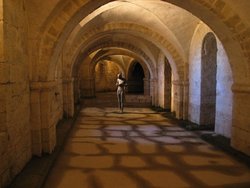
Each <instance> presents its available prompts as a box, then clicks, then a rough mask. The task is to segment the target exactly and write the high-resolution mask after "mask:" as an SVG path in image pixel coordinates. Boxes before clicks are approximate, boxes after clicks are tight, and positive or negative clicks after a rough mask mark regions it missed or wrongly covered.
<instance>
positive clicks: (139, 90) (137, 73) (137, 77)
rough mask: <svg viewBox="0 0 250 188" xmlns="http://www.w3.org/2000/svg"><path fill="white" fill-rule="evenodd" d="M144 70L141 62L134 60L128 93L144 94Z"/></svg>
mask: <svg viewBox="0 0 250 188" xmlns="http://www.w3.org/2000/svg"><path fill="white" fill-rule="evenodd" d="M144 78H145V74H144V70H143V67H142V66H141V64H140V63H139V62H137V61H133V62H132V64H131V65H130V68H129V72H128V93H133V94H144Z"/></svg>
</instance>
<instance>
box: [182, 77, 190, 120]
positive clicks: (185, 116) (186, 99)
mask: <svg viewBox="0 0 250 188" xmlns="http://www.w3.org/2000/svg"><path fill="white" fill-rule="evenodd" d="M188 104H189V81H184V82H183V119H184V120H188Z"/></svg>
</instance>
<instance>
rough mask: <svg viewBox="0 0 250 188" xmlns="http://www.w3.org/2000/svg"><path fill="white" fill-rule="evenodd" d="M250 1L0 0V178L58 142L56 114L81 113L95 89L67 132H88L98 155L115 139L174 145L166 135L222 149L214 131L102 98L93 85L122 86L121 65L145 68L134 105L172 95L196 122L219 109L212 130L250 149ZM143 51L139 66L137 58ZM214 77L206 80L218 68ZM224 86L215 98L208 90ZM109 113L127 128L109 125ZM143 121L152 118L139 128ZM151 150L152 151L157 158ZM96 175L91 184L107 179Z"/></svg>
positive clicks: (177, 109)
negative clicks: (203, 137) (198, 132)
mask: <svg viewBox="0 0 250 188" xmlns="http://www.w3.org/2000/svg"><path fill="white" fill-rule="evenodd" d="M249 7H250V1H248V0H237V1H236V0H185V1H180V0H157V1H153V0H136V1H135V0H123V1H111V0H107V1H106V0H103V1H88V0H72V1H68V0H67V1H64V0H52V1H51V0H42V1H37V0H18V1H14V0H0V161H1V162H0V187H6V186H8V185H9V183H10V182H11V180H13V179H14V178H15V176H16V175H17V174H18V173H19V172H20V171H21V170H22V169H23V168H24V166H25V164H27V163H28V161H29V160H30V159H31V157H32V155H34V156H41V157H42V156H43V155H44V154H51V153H52V152H53V151H54V149H55V147H56V144H57V135H56V126H57V124H58V123H59V122H61V120H62V119H63V120H65V119H67V118H71V117H73V116H74V115H75V112H76V111H77V110H76V109H77V108H78V107H79V106H80V102H81V98H80V97H84V96H86V97H93V98H92V100H91V101H89V103H88V102H87V103H85V102H86V101H83V102H82V105H83V106H84V107H86V106H88V105H93V104H95V102H98V105H99V107H101V108H98V107H93V108H86V109H83V110H82V111H81V113H80V116H84V118H81V119H78V120H79V121H80V122H83V124H82V125H81V126H79V127H78V129H79V132H78V133H76V132H77V131H78V130H76V131H75V130H74V131H75V134H76V135H75V134H74V132H73V133H72V137H71V138H70V139H71V140H77V141H79V140H84V139H85V138H86V139H87V138H89V140H88V141H87V143H83V144H86V145H85V146H86V152H87V153H88V152H90V153H92V154H91V155H93V153H95V152H97V151H100V152H101V154H103V155H108V154H110V153H109V152H111V151H112V150H113V151H115V150H116V151H117V152H118V150H119V149H117V148H118V147H119V146H117V145H115V144H114V145H115V147H113V148H105V146H106V145H105V144H107V141H109V142H113V143H117V142H119V144H120V143H122V144H123V145H124V146H125V145H126V147H128V149H125V147H124V148H123V149H121V151H124V152H125V151H126V152H139V151H140V152H142V153H143V154H145V155H148V154H150V152H158V153H160V154H163V153H164V154H165V153H166V152H167V151H169V152H170V153H171V149H170V150H167V149H166V147H167V146H169V145H181V146H183V147H184V148H185V149H184V150H183V151H184V152H187V151H188V149H190V148H189V147H187V146H190V145H191V146H193V145H195V146H198V147H191V149H190V152H191V151H192V152H198V153H199V154H202V155H205V154H208V155H216V153H217V152H214V149H211V148H208V149H206V148H205V149H204V148H202V147H201V148H199V146H200V145H205V143H204V142H203V141H200V140H196V139H195V138H194V137H195V135H190V134H188V133H187V135H186V136H185V132H182V133H178V132H177V131H176V132H175V131H174V130H173V132H170V133H169V134H168V127H164V128H162V127H161V125H172V126H173V127H174V123H173V122H172V121H171V120H166V119H164V118H161V117H160V115H159V114H158V115H155V114H154V112H153V111H152V110H149V109H139V108H137V109H134V111H132V112H131V111H129V109H128V111H126V110H127V109H126V110H125V113H124V114H118V113H117V109H116V108H115V109H112V108H108V106H111V107H116V106H117V103H116V96H115V97H113V98H112V97H111V98H109V97H107V98H104V99H103V100H98V97H97V98H95V97H96V96H97V95H98V93H97V92H96V91H110V90H112V91H115V89H116V88H115V84H114V82H115V81H114V80H115V76H116V74H117V72H118V71H119V72H122V73H123V74H124V75H125V77H126V78H128V79H131V80H133V76H135V77H136V76H137V75H139V74H138V73H140V71H141V73H142V72H143V74H140V80H139V81H140V84H141V86H142V85H143V89H142V90H143V91H142V90H141V91H142V92H143V93H141V94H139V95H137V94H131V95H128V96H127V98H126V100H127V104H128V105H131V106H134V107H140V106H141V107H145V106H147V107H149V106H151V105H153V106H154V107H157V108H158V107H164V108H170V106H171V112H173V114H175V116H176V118H177V119H181V120H190V121H192V122H196V123H198V124H206V123H208V120H209V121H210V120H211V119H213V120H214V116H215V121H210V123H212V124H215V127H214V132H216V133H217V134H220V135H223V136H225V137H227V138H230V144H231V146H232V147H233V148H235V149H236V150H239V151H241V152H243V153H244V154H247V155H248V156H250V139H249V138H250V126H249V122H250V116H249V109H250V74H249V73H250V66H249V62H250V42H249V38H250V29H249V28H250V22H249V20H250V14H249V12H250V8H249ZM194 15H195V16H194ZM201 20H202V21H201ZM207 34H212V35H214V36H215V37H216V47H215V46H214V47H212V48H211V46H209V45H208V46H207V40H204V36H206V35H207ZM211 49H212V50H213V51H214V60H215V61H216V62H217V67H216V68H217V74H216V92H215V93H214V96H213V97H211V96H208V97H207V99H205V100H204V95H206V94H207V92H203V94H202V93H201V92H200V91H201V89H202V86H201V85H202V84H201V82H202V79H201V78H202V76H205V75H206V74H207V73H208V72H209V69H205V71H204V72H202V71H201V66H200V65H201V62H202V60H204V58H205V59H206V60H207V61H208V62H209V63H208V64H207V65H208V67H209V65H210V63H211V62H210V60H211V57H207V56H208V54H209V53H207V52H209V50H211ZM215 56H216V58H215ZM137 62H139V63H140V65H141V69H140V71H138V70H136V69H135V66H134V65H135V64H136V63H137ZM165 62H167V64H164V63H165ZM168 63H169V64H168ZM96 64H97V66H96ZM103 64H105V66H102V65H103ZM166 65H167V66H166ZM166 67H168V69H166ZM170 67H171V70H169V69H170ZM170 72H171V73H170ZM201 72H202V74H201ZM131 80H129V81H131ZM139 81H138V80H136V79H134V80H133V82H130V83H137V84H138V83H139ZM205 83H207V84H208V85H207V86H208V87H207V88H209V87H210V84H211V80H210V79H206V80H205ZM129 87H131V86H129ZM134 88H135V90H137V88H136V87H135V86H134ZM215 95H216V105H215V106H216V109H214V107H211V102H209V101H210V100H209V99H212V98H213V99H215ZM170 96H171V100H170V99H169V98H170ZM202 101H203V102H202ZM170 103H171V104H170ZM127 107H128V106H126V108H127ZM201 109H204V110H203V111H201ZM209 109H213V111H212V112H208V110H209ZM212 114H213V115H212ZM96 116H98V117H96ZM107 118H109V119H107ZM123 118H125V119H123ZM205 119H206V120H205ZM84 125H86V128H83V126H84ZM90 125H93V127H90ZM99 125H101V126H99ZM111 125H114V126H117V127H119V125H124V126H127V128H128V129H129V130H128V129H120V130H119V129H118V128H117V129H116V130H113V131H112V130H111V131H112V132H111V131H107V130H106V129H105V128H109V126H111ZM140 125H149V126H155V128H154V130H152V129H151V128H150V129H147V128H146V130H145V129H144V130H140V129H138V128H139V126H140ZM157 128H160V129H159V130H157ZM165 128H166V129H167V131H163V129H165ZM81 129H83V130H81ZM90 130H92V131H90ZM169 130H170V129H169ZM74 136H77V138H76V137H75V138H73V137H74ZM165 136H167V137H168V138H165ZM90 137H91V138H93V139H91V138H90ZM107 137H109V138H114V137H116V138H119V139H116V140H115V139H113V140H112V139H109V138H107ZM131 137H143V138H142V139H146V140H149V141H151V142H152V143H153V144H152V145H155V146H156V149H152V148H154V146H153V147H152V148H151V149H150V148H148V149H147V148H145V147H144V146H139V145H141V144H143V143H137V142H136V141H134V140H133V139H132V138H131ZM145 137H146V138H145ZM96 138H98V139H96ZM95 139H96V140H95ZM93 143H94V144H97V145H96V147H93V148H95V149H93V151H92V150H91V149H90V148H91V147H89V145H88V144H93ZM125 143H126V144H125ZM80 144H81V143H79V145H80ZM109 144H110V143H109ZM79 147H81V146H79ZM77 148H78V146H76V145H75V146H72V148H71V149H72V152H73V153H78V154H79V152H77V151H76V150H77ZM97 148H98V149H97ZM121 148H122V146H121ZM210 149H211V150H212V151H211V150H210ZM155 150H156V151H155ZM176 150H178V149H176ZM82 152H83V153H84V151H83V150H81V149H80V153H82ZM161 152H162V153H161ZM111 153H112V152H111ZM113 153H114V154H115V152H113ZM113 153H112V154H113ZM174 153H175V154H178V155H179V154H181V153H182V152H174ZM121 154H122V153H117V155H121ZM197 155H198V154H197ZM170 156H171V154H170ZM220 156H221V155H220ZM177 158H178V157H177ZM144 160H147V162H149V163H150V158H147V157H146V158H145V159H144ZM116 162H117V163H118V162H119V157H118V159H116ZM177 162H179V161H177ZM232 174H233V173H232ZM69 176H70V173H69ZM121 176H122V175H121ZM186 177H189V176H186ZM133 178H134V177H133ZM133 178H131V179H133ZM90 179H91V178H90ZM135 179H136V178H135ZM191 179H192V178H191ZM222 179H223V178H222ZM32 181H35V180H32ZM87 181H88V178H87ZM93 182H94V184H90V185H91V186H95V187H98V184H95V183H96V182H95V181H93ZM197 182H199V181H197ZM141 183H142V184H143V185H145V186H144V187H147V185H148V184H147V182H143V181H142V182H141ZM192 186H193V187H202V186H203V184H199V185H192ZM235 186H236V187H238V186H239V187H240V186H241V185H240V184H236V185H235ZM142 187H143V186H142Z"/></svg>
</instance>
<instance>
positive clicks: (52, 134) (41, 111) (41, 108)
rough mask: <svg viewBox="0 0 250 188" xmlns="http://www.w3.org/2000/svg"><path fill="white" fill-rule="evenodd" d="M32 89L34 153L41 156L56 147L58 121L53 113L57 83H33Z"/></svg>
mask: <svg viewBox="0 0 250 188" xmlns="http://www.w3.org/2000/svg"><path fill="white" fill-rule="evenodd" d="M30 89H31V93H30V97H31V135H32V152H33V154H34V155H37V156H41V154H42V153H43V152H44V153H51V152H52V151H53V149H54V147H55V145H56V123H57V121H56V120H54V119H53V111H52V104H53V97H54V96H55V91H56V82H32V83H31V86H30Z"/></svg>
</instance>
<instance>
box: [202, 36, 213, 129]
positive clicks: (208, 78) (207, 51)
mask: <svg viewBox="0 0 250 188" xmlns="http://www.w3.org/2000/svg"><path fill="white" fill-rule="evenodd" d="M201 53H202V54H201V94H200V98H201V103H200V124H201V125H214V124H215V114H216V113H215V112H216V74H217V43H216V38H215V36H214V34H213V33H211V32H210V33H208V34H206V36H205V37H204V40H203V44H202V51H201Z"/></svg>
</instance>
